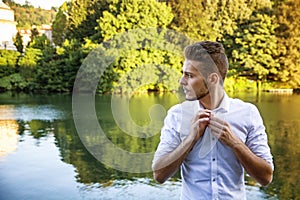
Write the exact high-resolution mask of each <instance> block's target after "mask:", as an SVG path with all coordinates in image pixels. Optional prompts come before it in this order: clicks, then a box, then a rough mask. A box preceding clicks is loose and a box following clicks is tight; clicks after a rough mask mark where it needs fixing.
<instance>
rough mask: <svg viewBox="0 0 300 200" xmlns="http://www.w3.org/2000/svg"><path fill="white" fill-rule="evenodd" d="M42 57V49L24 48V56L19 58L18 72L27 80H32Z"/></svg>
mask: <svg viewBox="0 0 300 200" xmlns="http://www.w3.org/2000/svg"><path fill="white" fill-rule="evenodd" d="M41 57H42V51H41V50H40V49H36V48H33V47H28V48H26V51H25V54H24V56H22V57H21V58H20V59H19V62H18V65H19V73H20V75H21V76H22V77H24V79H25V80H26V81H28V82H32V81H33V79H34V74H35V72H36V68H37V66H38V63H39V61H40V60H41Z"/></svg>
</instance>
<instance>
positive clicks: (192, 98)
mask: <svg viewBox="0 0 300 200" xmlns="http://www.w3.org/2000/svg"><path fill="white" fill-rule="evenodd" d="M185 100H187V101H195V100H197V97H195V96H188V95H186V96H185Z"/></svg>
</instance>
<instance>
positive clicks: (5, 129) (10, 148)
mask: <svg viewBox="0 0 300 200" xmlns="http://www.w3.org/2000/svg"><path fill="white" fill-rule="evenodd" d="M0 110H1V109H0ZM18 129H19V125H18V123H17V122H16V121H15V120H0V133H1V134H0V144H1V146H0V159H1V157H4V156H6V155H7V154H9V153H12V152H14V151H15V150H16V149H17V145H18Z"/></svg>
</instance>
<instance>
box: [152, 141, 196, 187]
mask: <svg viewBox="0 0 300 200" xmlns="http://www.w3.org/2000/svg"><path fill="white" fill-rule="evenodd" d="M194 144H195V142H194V141H193V138H192V137H187V138H186V139H185V140H183V142H182V143H181V144H180V145H179V146H178V147H177V148H176V149H175V150H174V151H172V152H170V153H168V154H166V155H164V156H162V157H160V158H158V159H157V160H156V161H155V162H154V163H153V166H152V168H153V176H154V179H155V180H156V181H158V182H159V183H164V182H165V181H166V180H167V179H168V178H170V177H171V176H173V175H174V174H175V173H176V172H177V171H178V169H179V167H180V165H181V164H182V162H183V161H184V159H185V158H186V156H187V155H188V153H189V152H190V150H191V149H192V147H193V146H194Z"/></svg>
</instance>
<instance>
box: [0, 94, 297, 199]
mask: <svg viewBox="0 0 300 200" xmlns="http://www.w3.org/2000/svg"><path fill="white" fill-rule="evenodd" d="M231 96H233V97H238V98H240V99H242V100H245V101H249V102H251V103H253V104H255V105H256V106H257V107H258V109H259V110H260V112H261V115H262V117H263V119H264V122H265V125H266V129H267V133H268V138H269V144H270V147H271V151H272V154H273V156H274V163H275V171H274V179H273V182H272V183H271V184H270V185H268V186H267V187H261V186H259V185H258V184H257V183H256V182H255V181H253V180H252V179H251V178H250V177H249V176H247V175H246V189H247V197H248V199H250V200H251V199H256V200H259V199H284V200H285V199H297V198H298V199H299V196H300V139H299V138H300V137H299V133H300V123H299V122H300V112H299V111H300V107H299V106H300V104H299V103H300V95H296V94H294V95H276V94H270V93H261V94H259V95H257V94H252V93H239V94H231ZM179 99H180V98H178V97H177V95H175V94H172V93H165V94H155V93H151V94H142V95H134V96H131V97H129V96H124V95H123V96H115V95H114V96H108V95H104V96H96V97H95V99H94V100H95V101H94V103H95V106H94V113H93V112H91V110H89V108H90V106H88V105H86V102H85V101H82V102H81V103H78V102H77V104H76V105H74V102H73V107H72V96H71V95H68V94H55V95H54V94H53V95H51V94H40V95H37V94H23V93H19V94H17V93H9V92H8V93H2V94H0V199H1V200H19V199H30V200H37V199H39V200H40V199H43V200H48V199H49V200H50V199H53V200H60V199H61V200H63V199H72V200H77V199H78V200H80V199H100V200H106V199H113V200H121V199H128V200H129V199H132V200H138V199H144V200H151V199H153V200H155V199H160V200H164V199H166V200H172V199H174V200H175V199H178V198H179V195H180V184H181V180H180V176H179V174H177V175H176V176H174V177H173V178H171V179H170V180H169V181H167V182H166V183H165V184H162V185H161V184H157V183H156V182H155V181H154V180H153V179H152V173H151V172H150V171H149V169H150V167H151V166H150V165H151V160H149V158H150V157H151V156H152V155H153V152H154V151H155V148H156V146H157V144H158V142H159V129H160V128H161V126H162V122H163V118H164V116H165V114H166V112H167V110H168V109H169V108H170V107H171V106H172V105H174V104H176V103H178V102H179V101H180V100H179ZM74 106H75V107H76V106H79V107H80V109H77V110H76V109H75V110H76V112H74ZM72 108H73V110H72ZM81 118H83V119H85V120H83V121H80V119H81ZM94 118H95V119H94ZM94 122H97V124H95V123H94ZM83 123H84V125H83ZM99 130H100V131H99ZM96 132H97V134H95V133H96ZM99 132H101V134H99ZM99 147H101V148H99Z"/></svg>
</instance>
